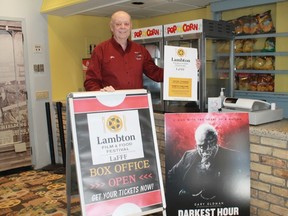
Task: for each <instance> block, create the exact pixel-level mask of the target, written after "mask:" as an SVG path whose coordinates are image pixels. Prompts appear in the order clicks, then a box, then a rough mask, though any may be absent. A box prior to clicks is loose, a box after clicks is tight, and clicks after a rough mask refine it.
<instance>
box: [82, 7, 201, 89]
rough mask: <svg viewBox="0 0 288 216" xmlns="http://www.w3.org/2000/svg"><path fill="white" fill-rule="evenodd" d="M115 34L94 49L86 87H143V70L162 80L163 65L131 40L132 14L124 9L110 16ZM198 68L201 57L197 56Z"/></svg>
mask: <svg viewBox="0 0 288 216" xmlns="http://www.w3.org/2000/svg"><path fill="white" fill-rule="evenodd" d="M110 29H111V32H112V37H111V38H110V39H109V40H107V41H104V42H102V43H100V44H99V45H97V46H96V47H95V49H94V50H93V53H92V56H91V60H90V63H89V66H88V69H87V71H86V79H85V81H84V87H85V89H86V91H98V90H101V91H114V90H119V89H141V88H143V74H145V75H146V76H147V77H149V78H150V79H152V80H154V81H156V82H162V81H163V68H160V67H158V66H157V65H156V64H155V63H154V60H153V59H152V57H151V55H150V54H149V52H148V50H147V49H146V48H145V47H144V46H143V45H140V44H137V43H135V42H133V41H131V40H129V39H128V38H129V36H130V33H131V29H132V22H131V17H130V15H129V14H128V13H126V12H125V11H117V12H115V13H114V14H113V15H112V16H111V21H110ZM196 64H197V68H198V69H199V67H200V61H199V60H196Z"/></svg>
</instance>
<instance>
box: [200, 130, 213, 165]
mask: <svg viewBox="0 0 288 216" xmlns="http://www.w3.org/2000/svg"><path fill="white" fill-rule="evenodd" d="M196 144H197V151H198V153H199V155H200V156H201V157H202V160H207V159H209V158H210V157H211V156H212V155H213V154H214V152H215V151H216V150H217V137H215V136H214V135H213V134H209V133H208V134H203V135H202V136H200V137H198V138H197V139H196Z"/></svg>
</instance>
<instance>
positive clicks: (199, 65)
mask: <svg viewBox="0 0 288 216" xmlns="http://www.w3.org/2000/svg"><path fill="white" fill-rule="evenodd" d="M196 67H197V70H199V69H200V67H201V61H200V60H199V59H196Z"/></svg>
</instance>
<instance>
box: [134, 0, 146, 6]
mask: <svg viewBox="0 0 288 216" xmlns="http://www.w3.org/2000/svg"><path fill="white" fill-rule="evenodd" d="M132 4H134V5H143V4H144V2H141V1H135V2H132Z"/></svg>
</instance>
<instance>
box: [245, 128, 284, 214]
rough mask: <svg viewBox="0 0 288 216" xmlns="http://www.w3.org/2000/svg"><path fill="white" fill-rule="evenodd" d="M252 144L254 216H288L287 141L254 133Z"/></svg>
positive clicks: (252, 201) (252, 200)
mask: <svg viewBox="0 0 288 216" xmlns="http://www.w3.org/2000/svg"><path fill="white" fill-rule="evenodd" d="M287 126H288V125H287ZM250 131H251V130H250ZM250 143H251V146H250V155H251V165H250V169H251V214H250V215H252V216H254V215H257V216H258V215H259V216H266V215H267V216H270V215H271V216H272V215H283V216H284V215H288V200H287V199H288V169H287V168H288V144H287V140H284V139H277V138H271V137H269V136H267V135H262V134H261V133H259V134H250Z"/></svg>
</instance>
